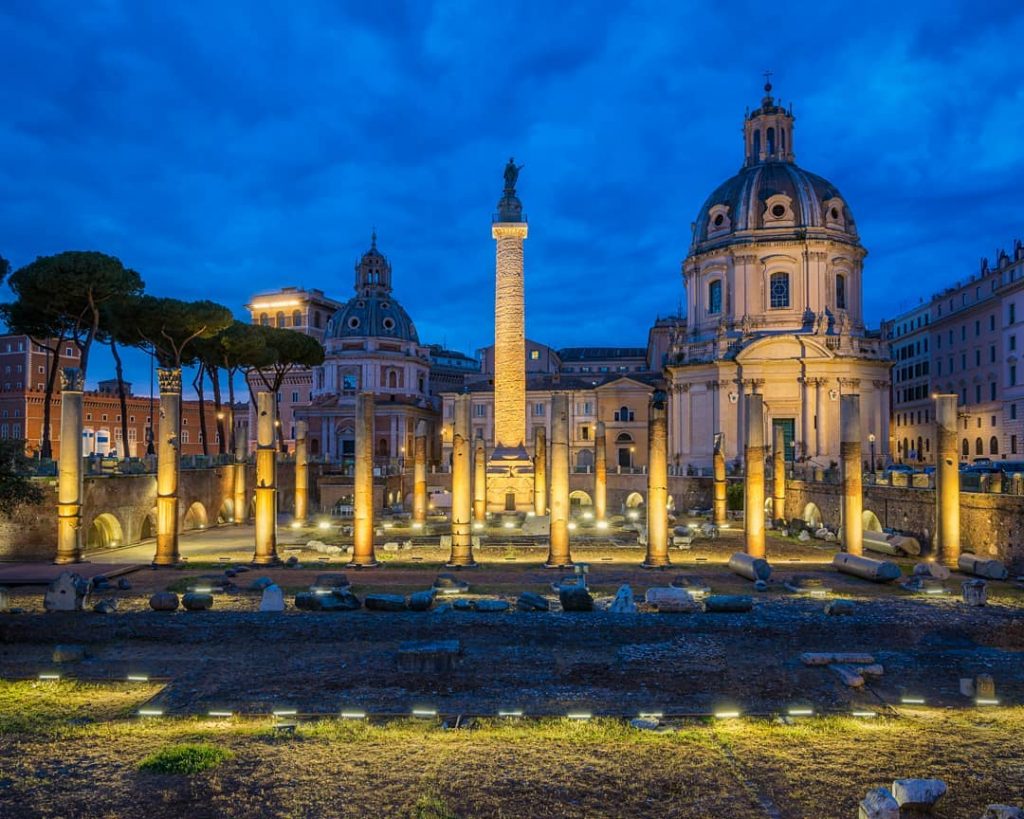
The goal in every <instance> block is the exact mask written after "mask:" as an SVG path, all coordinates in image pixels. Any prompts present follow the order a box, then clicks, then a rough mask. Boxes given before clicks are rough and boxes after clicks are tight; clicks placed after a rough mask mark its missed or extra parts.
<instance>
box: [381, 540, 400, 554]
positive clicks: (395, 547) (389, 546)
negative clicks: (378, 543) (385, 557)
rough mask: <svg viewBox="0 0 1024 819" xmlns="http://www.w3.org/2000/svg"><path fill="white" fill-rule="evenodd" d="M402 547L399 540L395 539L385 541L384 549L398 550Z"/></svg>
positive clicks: (389, 550) (387, 550)
mask: <svg viewBox="0 0 1024 819" xmlns="http://www.w3.org/2000/svg"><path fill="white" fill-rule="evenodd" d="M400 548H401V546H400V545H399V544H398V543H397V542H395V541H392V542H390V543H385V544H384V551H385V552H397V551H398V550H399V549H400Z"/></svg>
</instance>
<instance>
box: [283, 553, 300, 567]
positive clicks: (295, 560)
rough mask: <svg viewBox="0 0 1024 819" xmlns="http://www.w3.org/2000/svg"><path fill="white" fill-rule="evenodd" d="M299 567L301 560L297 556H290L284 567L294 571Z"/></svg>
mask: <svg viewBox="0 0 1024 819" xmlns="http://www.w3.org/2000/svg"><path fill="white" fill-rule="evenodd" d="M298 565H299V558H298V557H297V556H296V555H290V556H289V557H288V559H287V560H286V561H285V562H284V566H285V568H286V569H294V568H295V567H296V566H298Z"/></svg>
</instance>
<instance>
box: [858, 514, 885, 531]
mask: <svg viewBox="0 0 1024 819" xmlns="http://www.w3.org/2000/svg"><path fill="white" fill-rule="evenodd" d="M860 516H861V520H862V521H863V524H864V531H865V532H881V531H882V522H881V521H880V520H879V519H878V515H876V514H875V513H874V512H872V511H871V510H870V509H865V510H864V511H863V512H861V515H860Z"/></svg>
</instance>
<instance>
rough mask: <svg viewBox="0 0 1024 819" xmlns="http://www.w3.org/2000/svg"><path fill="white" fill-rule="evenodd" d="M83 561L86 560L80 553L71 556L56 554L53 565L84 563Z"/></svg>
mask: <svg viewBox="0 0 1024 819" xmlns="http://www.w3.org/2000/svg"><path fill="white" fill-rule="evenodd" d="M85 562H87V561H86V560H85V558H83V557H82V556H81V555H78V556H73V555H69V556H57V557H55V558H54V559H53V565H54V566H68V565H70V564H72V563H85Z"/></svg>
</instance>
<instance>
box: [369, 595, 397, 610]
mask: <svg viewBox="0 0 1024 819" xmlns="http://www.w3.org/2000/svg"><path fill="white" fill-rule="evenodd" d="M363 605H364V606H366V609H367V611H406V608H407V607H406V605H405V597H404V596H402V595H401V594H368V595H366V597H364V598H363Z"/></svg>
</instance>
